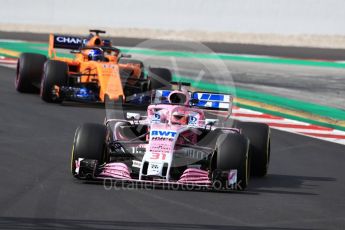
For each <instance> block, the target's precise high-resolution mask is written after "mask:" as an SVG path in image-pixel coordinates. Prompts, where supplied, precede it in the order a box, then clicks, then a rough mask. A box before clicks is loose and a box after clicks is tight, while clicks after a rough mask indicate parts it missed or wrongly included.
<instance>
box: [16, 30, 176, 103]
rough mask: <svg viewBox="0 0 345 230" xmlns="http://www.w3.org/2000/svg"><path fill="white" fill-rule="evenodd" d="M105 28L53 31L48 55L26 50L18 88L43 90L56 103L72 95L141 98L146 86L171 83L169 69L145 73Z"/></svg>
mask: <svg viewBox="0 0 345 230" xmlns="http://www.w3.org/2000/svg"><path fill="white" fill-rule="evenodd" d="M100 33H105V31H101V30H90V35H89V36H88V37H87V38H80V37H72V36H63V35H54V34H50V37H49V49H48V58H47V57H46V56H44V55H41V54H35V53H22V54H21V55H20V57H19V60H18V64H17V71H16V72H17V74H16V80H15V86H16V89H17V91H19V92H22V93H35V92H40V95H41V98H42V99H43V100H44V101H46V102H53V103H61V102H62V101H64V100H70V101H80V102H103V103H104V102H106V101H109V102H114V103H125V102H134V103H138V104H142V101H143V100H144V99H143V98H142V97H145V92H147V91H149V90H151V89H157V88H163V87H169V85H170V84H169V83H170V82H171V78H172V77H171V72H170V71H169V70H167V69H164V68H150V69H149V71H148V74H147V76H146V75H145V72H144V64H143V63H142V62H141V61H139V60H134V59H131V58H130V56H129V55H123V54H121V52H120V50H119V49H117V48H115V47H113V46H112V44H111V41H110V40H104V39H102V38H101V37H100V36H99V34H100ZM57 48H60V49H69V50H71V53H73V54H74V55H75V57H74V58H73V59H72V58H65V57H57V55H56V50H55V49H57ZM138 97H140V98H138ZM146 97H147V95H146Z"/></svg>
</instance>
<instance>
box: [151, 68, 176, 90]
mask: <svg viewBox="0 0 345 230" xmlns="http://www.w3.org/2000/svg"><path fill="white" fill-rule="evenodd" d="M148 79H149V84H148V86H149V90H153V89H171V81H172V73H171V71H170V70H169V69H166V68H150V69H149V72H148Z"/></svg>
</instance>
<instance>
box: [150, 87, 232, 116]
mask: <svg viewBox="0 0 345 230" xmlns="http://www.w3.org/2000/svg"><path fill="white" fill-rule="evenodd" d="M172 92H175V91H174V90H156V91H154V92H153V95H152V100H151V102H152V103H153V104H169V100H168V98H169V95H170V93H172ZM188 94H189V97H190V101H189V105H190V106H194V107H198V108H201V109H207V110H219V111H228V112H231V110H232V102H233V96H232V95H230V94H221V93H210V92H193V93H192V92H188Z"/></svg>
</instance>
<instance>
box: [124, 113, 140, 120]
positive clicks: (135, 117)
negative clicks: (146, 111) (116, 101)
mask: <svg viewBox="0 0 345 230" xmlns="http://www.w3.org/2000/svg"><path fill="white" fill-rule="evenodd" d="M126 118H127V119H128V120H139V119H140V118H141V115H140V113H131V112H127V114H126Z"/></svg>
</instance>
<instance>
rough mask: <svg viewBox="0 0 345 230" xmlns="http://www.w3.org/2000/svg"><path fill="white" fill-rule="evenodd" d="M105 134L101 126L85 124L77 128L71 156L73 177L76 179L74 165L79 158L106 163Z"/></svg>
mask: <svg viewBox="0 0 345 230" xmlns="http://www.w3.org/2000/svg"><path fill="white" fill-rule="evenodd" d="M106 133H107V129H106V126H105V125H101V124H93V123H86V124H83V125H82V126H79V127H78V128H77V130H76V132H75V135H74V141H73V147H72V155H71V172H72V175H73V176H75V177H78V174H77V172H76V164H77V162H78V159H79V158H83V159H91V160H97V161H98V163H99V164H102V163H104V162H105V161H106V153H105V150H106V148H105V141H106Z"/></svg>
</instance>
